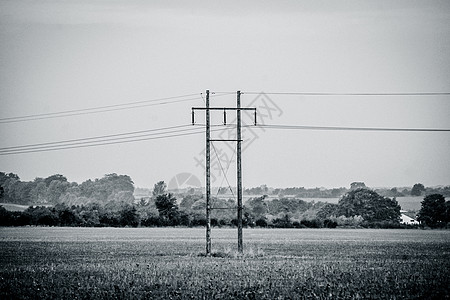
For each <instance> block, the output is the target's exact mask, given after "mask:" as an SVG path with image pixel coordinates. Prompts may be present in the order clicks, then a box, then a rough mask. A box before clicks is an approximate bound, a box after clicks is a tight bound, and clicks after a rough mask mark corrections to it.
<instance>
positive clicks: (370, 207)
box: [337, 188, 400, 223]
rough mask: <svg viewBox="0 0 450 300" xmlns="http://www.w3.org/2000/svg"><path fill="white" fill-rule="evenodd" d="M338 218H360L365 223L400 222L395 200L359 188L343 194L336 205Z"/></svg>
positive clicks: (398, 206)
mask: <svg viewBox="0 0 450 300" xmlns="http://www.w3.org/2000/svg"><path fill="white" fill-rule="evenodd" d="M337 215H338V216H341V215H343V216H346V217H353V216H358V215H359V216H362V217H363V218H364V220H365V221H366V222H380V221H391V222H394V223H399V222H400V205H399V204H398V202H397V200H396V199H395V198H394V199H390V198H387V197H383V196H381V195H379V194H378V193H376V192H375V191H372V190H369V189H364V188H359V189H356V190H352V191H350V192H348V193H347V194H345V195H344V196H343V197H342V198H341V199H340V200H339V203H338V209H337Z"/></svg>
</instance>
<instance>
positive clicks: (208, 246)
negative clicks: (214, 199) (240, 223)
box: [206, 90, 211, 256]
mask: <svg viewBox="0 0 450 300" xmlns="http://www.w3.org/2000/svg"><path fill="white" fill-rule="evenodd" d="M210 127H211V126H210V116H209V90H206V256H210V255H211V199H210V198H211V149H210V143H211V141H210V139H211V131H210Z"/></svg>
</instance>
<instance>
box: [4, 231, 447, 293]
mask: <svg viewBox="0 0 450 300" xmlns="http://www.w3.org/2000/svg"><path fill="white" fill-rule="evenodd" d="M236 236H237V233H236V230H235V229H213V230H212V242H213V244H212V247H213V252H214V254H215V255H216V257H204V256H201V255H200V254H204V248H205V230H204V229H201V228H194V229H190V228H48V227H47V228H42V227H27V228H0V257H1V260H0V298H1V299H9V298H20V299H30V298H39V299H45V298H48V299H51V298H59V299H73V298H83V299H158V298H161V299H170V298H172V299H277V298H278V299H308V298H309V299H316V298H322V299H352V298H354V299H358V298H364V299H391V298H394V297H395V298H400V299H412V298H420V299H448V298H449V295H450V290H449V287H450V271H449V270H450V251H449V249H450V231H446V230H374V229H247V230H244V247H245V253H244V257H243V258H240V257H238V255H237V253H236V252H235V248H236Z"/></svg>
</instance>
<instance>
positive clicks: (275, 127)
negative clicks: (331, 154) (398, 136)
mask: <svg viewBox="0 0 450 300" xmlns="http://www.w3.org/2000/svg"><path fill="white" fill-rule="evenodd" d="M245 126H246V127H255V126H254V125H245ZM256 127H260V128H269V129H298V130H336V131H399V132H402V131H403V132H450V129H447V128H392V127H391V128H387V127H342V126H308V125H279V124H266V125H256Z"/></svg>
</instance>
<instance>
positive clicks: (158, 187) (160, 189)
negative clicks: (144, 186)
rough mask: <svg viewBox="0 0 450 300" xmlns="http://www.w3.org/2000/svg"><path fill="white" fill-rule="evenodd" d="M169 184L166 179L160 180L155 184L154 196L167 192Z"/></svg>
mask: <svg viewBox="0 0 450 300" xmlns="http://www.w3.org/2000/svg"><path fill="white" fill-rule="evenodd" d="M166 190H167V184H166V183H165V182H164V181H158V182H157V183H155V185H154V186H153V197H158V196H159V195H163V194H165V193H166Z"/></svg>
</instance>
